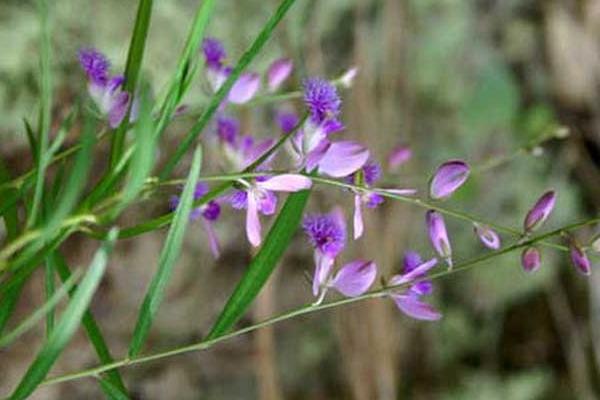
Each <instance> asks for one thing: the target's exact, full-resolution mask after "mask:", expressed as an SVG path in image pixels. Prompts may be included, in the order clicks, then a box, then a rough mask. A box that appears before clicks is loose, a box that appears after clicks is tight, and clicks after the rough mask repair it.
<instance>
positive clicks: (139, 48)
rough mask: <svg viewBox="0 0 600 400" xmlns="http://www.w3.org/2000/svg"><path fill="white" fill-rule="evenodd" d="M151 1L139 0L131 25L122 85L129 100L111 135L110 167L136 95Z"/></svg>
mask: <svg viewBox="0 0 600 400" xmlns="http://www.w3.org/2000/svg"><path fill="white" fill-rule="evenodd" d="M152 3H153V0H140V1H139V3H138V9H137V15H136V17H135V25H134V27H133V34H132V35H131V43H130V44H129V53H128V54H127V64H126V65H125V84H124V85H123V90H125V91H126V92H127V93H129V94H130V99H131V101H130V103H129V108H128V110H127V114H126V115H125V118H123V121H121V125H119V127H118V128H117V129H116V130H115V133H114V135H113V137H112V150H111V153H110V162H111V167H114V166H115V165H116V164H117V163H118V162H119V160H120V159H121V155H122V154H123V148H124V146H125V134H126V133H127V126H128V122H129V113H130V112H131V104H132V102H133V98H134V96H135V95H136V89H137V83H138V78H139V75H140V70H141V68H142V61H143V59H144V50H145V49H146V38H147V36H148V29H149V27H150V17H151V16H152Z"/></svg>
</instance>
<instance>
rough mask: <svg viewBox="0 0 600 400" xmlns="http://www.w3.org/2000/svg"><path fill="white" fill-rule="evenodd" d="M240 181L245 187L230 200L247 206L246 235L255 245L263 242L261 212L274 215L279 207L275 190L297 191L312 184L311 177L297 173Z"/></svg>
mask: <svg viewBox="0 0 600 400" xmlns="http://www.w3.org/2000/svg"><path fill="white" fill-rule="evenodd" d="M240 183H241V184H242V185H244V186H245V189H244V190H239V191H236V192H234V194H233V195H231V196H229V197H228V200H229V202H230V204H231V205H232V207H234V208H238V209H240V208H246V235H247V236H248V241H249V242H250V244H251V245H252V246H254V247H257V246H260V244H261V242H262V238H261V225H260V218H259V213H261V214H263V215H272V214H274V213H275V209H276V208H277V196H275V193H273V192H297V191H300V190H305V189H309V188H310V187H311V185H312V182H311V180H310V179H309V178H307V177H305V176H303V175H296V174H282V175H276V176H273V177H270V178H266V179H255V180H254V182H253V183H249V182H247V181H245V180H240ZM242 193H243V194H242Z"/></svg>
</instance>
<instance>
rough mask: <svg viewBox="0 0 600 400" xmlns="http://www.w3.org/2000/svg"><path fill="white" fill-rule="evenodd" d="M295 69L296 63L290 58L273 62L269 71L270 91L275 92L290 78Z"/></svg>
mask: <svg viewBox="0 0 600 400" xmlns="http://www.w3.org/2000/svg"><path fill="white" fill-rule="evenodd" d="M293 69H294V63H293V62H292V60H290V59H289V58H280V59H279V60H275V61H273V63H272V64H271V66H269V70H268V71H267V81H268V85H269V91H270V92H274V91H276V90H277V89H279V86H281V84H282V83H283V82H284V81H285V80H286V79H287V78H288V77H289V76H290V74H291V73H292V70H293Z"/></svg>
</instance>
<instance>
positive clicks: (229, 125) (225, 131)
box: [217, 115, 240, 144]
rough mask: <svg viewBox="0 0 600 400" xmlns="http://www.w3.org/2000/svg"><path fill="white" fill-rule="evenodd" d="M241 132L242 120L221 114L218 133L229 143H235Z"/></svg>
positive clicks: (218, 120)
mask: <svg viewBox="0 0 600 400" xmlns="http://www.w3.org/2000/svg"><path fill="white" fill-rule="evenodd" d="M239 134H240V122H239V121H238V120H237V119H235V118H232V117H227V116H224V115H222V116H219V118H217V135H218V136H219V139H221V140H222V141H225V142H227V143H230V144H233V143H235V141H236V139H237V137H238V136H239Z"/></svg>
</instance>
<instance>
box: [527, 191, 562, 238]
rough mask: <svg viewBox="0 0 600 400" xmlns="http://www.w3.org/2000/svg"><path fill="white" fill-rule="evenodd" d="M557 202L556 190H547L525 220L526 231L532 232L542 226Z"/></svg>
mask: <svg viewBox="0 0 600 400" xmlns="http://www.w3.org/2000/svg"><path fill="white" fill-rule="evenodd" d="M555 202H556V192H555V191H554V190H549V191H547V192H546V193H544V194H543V195H542V197H540V198H539V199H538V201H536V203H535V204H534V206H533V207H532V208H531V210H529V212H528V213H527V216H526V217H525V221H524V222H523V227H524V228H525V233H531V232H533V231H534V230H536V229H538V228H539V227H540V226H542V224H543V223H544V222H545V221H546V219H548V217H549V216H550V213H551V212H552V209H553V208H554V203H555Z"/></svg>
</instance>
